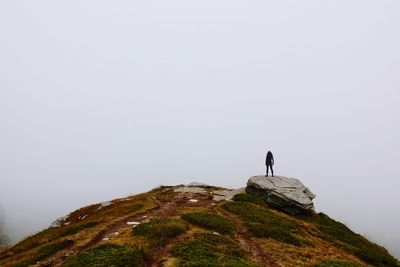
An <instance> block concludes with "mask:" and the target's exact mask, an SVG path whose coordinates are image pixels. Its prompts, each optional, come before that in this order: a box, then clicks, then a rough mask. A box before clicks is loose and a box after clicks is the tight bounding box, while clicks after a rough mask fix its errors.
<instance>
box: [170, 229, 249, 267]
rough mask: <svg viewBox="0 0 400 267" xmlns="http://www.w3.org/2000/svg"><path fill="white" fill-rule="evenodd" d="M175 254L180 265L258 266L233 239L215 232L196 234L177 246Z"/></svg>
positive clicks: (188, 266) (192, 266) (197, 266)
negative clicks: (214, 233)
mask: <svg viewBox="0 0 400 267" xmlns="http://www.w3.org/2000/svg"><path fill="white" fill-rule="evenodd" d="M173 254H174V256H175V257H177V258H178V264H177V266H178V267H208V266H210V267H211V266H230V267H254V266H257V265H256V264H254V263H253V262H251V261H250V260H249V259H248V255H247V253H246V252H245V251H243V250H242V249H241V248H240V247H239V246H238V245H237V244H236V243H235V242H233V241H232V240H231V239H229V238H226V237H224V236H218V235H213V234H204V233H203V234H195V235H193V236H191V237H190V238H188V239H186V240H184V241H183V242H182V243H180V244H179V245H178V246H176V247H175V249H174V252H173Z"/></svg>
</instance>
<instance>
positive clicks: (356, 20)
mask: <svg viewBox="0 0 400 267" xmlns="http://www.w3.org/2000/svg"><path fill="white" fill-rule="evenodd" d="M399 14H400V2H399V1H394V0H393V1H386V0H379V1H378V0H376V1H372V0H357V1H351V0H350V1H349V0H346V1H344V0H343V1H341V0H338V1H319V0H315V1H294V0H293V1H287V0H281V1H253V0H250V1H235V0H221V1H215V0H213V1H209V0H202V1H187V0H185V1H183V0H182V1H176V0H172V1H151V0H150V1H100V0H91V1H50V0H49V1H5V0H0V162H1V164H0V203H1V205H2V206H3V207H4V209H5V213H6V217H5V220H6V223H7V231H8V233H9V235H10V236H11V238H12V239H13V240H14V241H16V240H19V239H21V238H23V237H24V236H26V235H27V234H31V233H33V232H35V231H38V230H40V229H42V228H44V227H47V226H48V225H49V224H50V223H51V221H53V220H54V219H55V218H57V217H60V216H63V215H65V214H67V213H69V212H70V211H73V210H75V209H77V208H79V207H81V206H83V205H87V204H90V203H94V202H100V201H105V200H110V199H114V198H117V197H123V196H126V195H128V194H135V193H140V192H143V191H146V190H149V189H151V188H153V187H156V186H158V185H160V184H168V185H173V184H179V183H187V182H191V181H199V182H205V183H210V184H214V185H222V186H226V187H241V186H244V185H245V183H246V181H247V178H248V177H250V176H252V175H256V174H262V173H264V165H263V163H264V157H265V153H266V152H267V150H271V151H272V152H273V153H274V156H275V160H276V165H275V172H276V174H278V175H284V176H289V177H297V178H299V179H301V180H302V181H303V182H304V183H305V184H306V185H307V186H309V187H310V188H311V190H312V191H313V192H314V193H316V194H317V198H316V199H315V204H316V208H317V210H318V211H322V212H325V213H327V214H328V215H329V216H331V217H333V218H335V219H337V220H340V221H342V222H344V223H346V224H347V225H348V226H350V227H351V228H352V229H353V230H355V231H357V232H359V233H361V234H363V235H365V236H367V237H369V238H370V239H372V240H374V241H375V242H378V243H379V244H383V245H385V246H386V247H387V248H388V249H389V250H390V251H391V252H392V253H393V254H394V255H396V256H397V257H398V258H399V257H400V231H398V226H399V225H400V208H399V205H398V204H397V203H398V202H399V200H398V188H399V186H400V182H399V179H400V175H399V174H400V171H399V168H398V164H399V160H400V141H399V136H400V126H399V125H400V121H399V120H400V119H399V114H400V105H399V104H400V75H399V74H400V73H399V71H400V52H399V47H400V16H399Z"/></svg>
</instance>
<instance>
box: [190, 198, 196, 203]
mask: <svg viewBox="0 0 400 267" xmlns="http://www.w3.org/2000/svg"><path fill="white" fill-rule="evenodd" d="M189 202H192V203H197V202H198V200H197V199H193V198H192V199H189Z"/></svg>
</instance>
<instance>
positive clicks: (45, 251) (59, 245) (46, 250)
mask: <svg viewBox="0 0 400 267" xmlns="http://www.w3.org/2000/svg"><path fill="white" fill-rule="evenodd" d="M73 243H74V241H72V240H68V239H67V240H63V241H60V242H56V243H51V244H47V245H44V246H42V247H40V248H39V250H38V251H37V253H36V254H35V255H34V256H33V257H32V258H30V259H28V260H25V261H22V262H19V263H17V264H14V265H12V267H25V266H29V265H33V264H36V262H38V261H41V260H44V259H46V258H47V257H49V256H51V255H53V254H55V253H57V252H58V251H60V250H63V249H65V248H67V247H70V246H72V245H73Z"/></svg>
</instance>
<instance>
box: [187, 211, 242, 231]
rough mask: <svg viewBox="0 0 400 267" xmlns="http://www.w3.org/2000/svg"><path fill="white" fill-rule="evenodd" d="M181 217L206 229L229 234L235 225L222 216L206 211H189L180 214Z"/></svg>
mask: <svg viewBox="0 0 400 267" xmlns="http://www.w3.org/2000/svg"><path fill="white" fill-rule="evenodd" d="M182 219H184V220H186V221H188V222H190V223H192V224H195V225H198V226H200V227H204V228H206V229H209V230H212V231H216V232H218V233H220V234H231V233H232V232H234V231H235V225H234V224H233V223H231V222H230V221H229V220H227V219H225V218H224V217H222V216H219V215H216V214H213V213H207V212H191V213H185V214H183V215H182Z"/></svg>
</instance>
